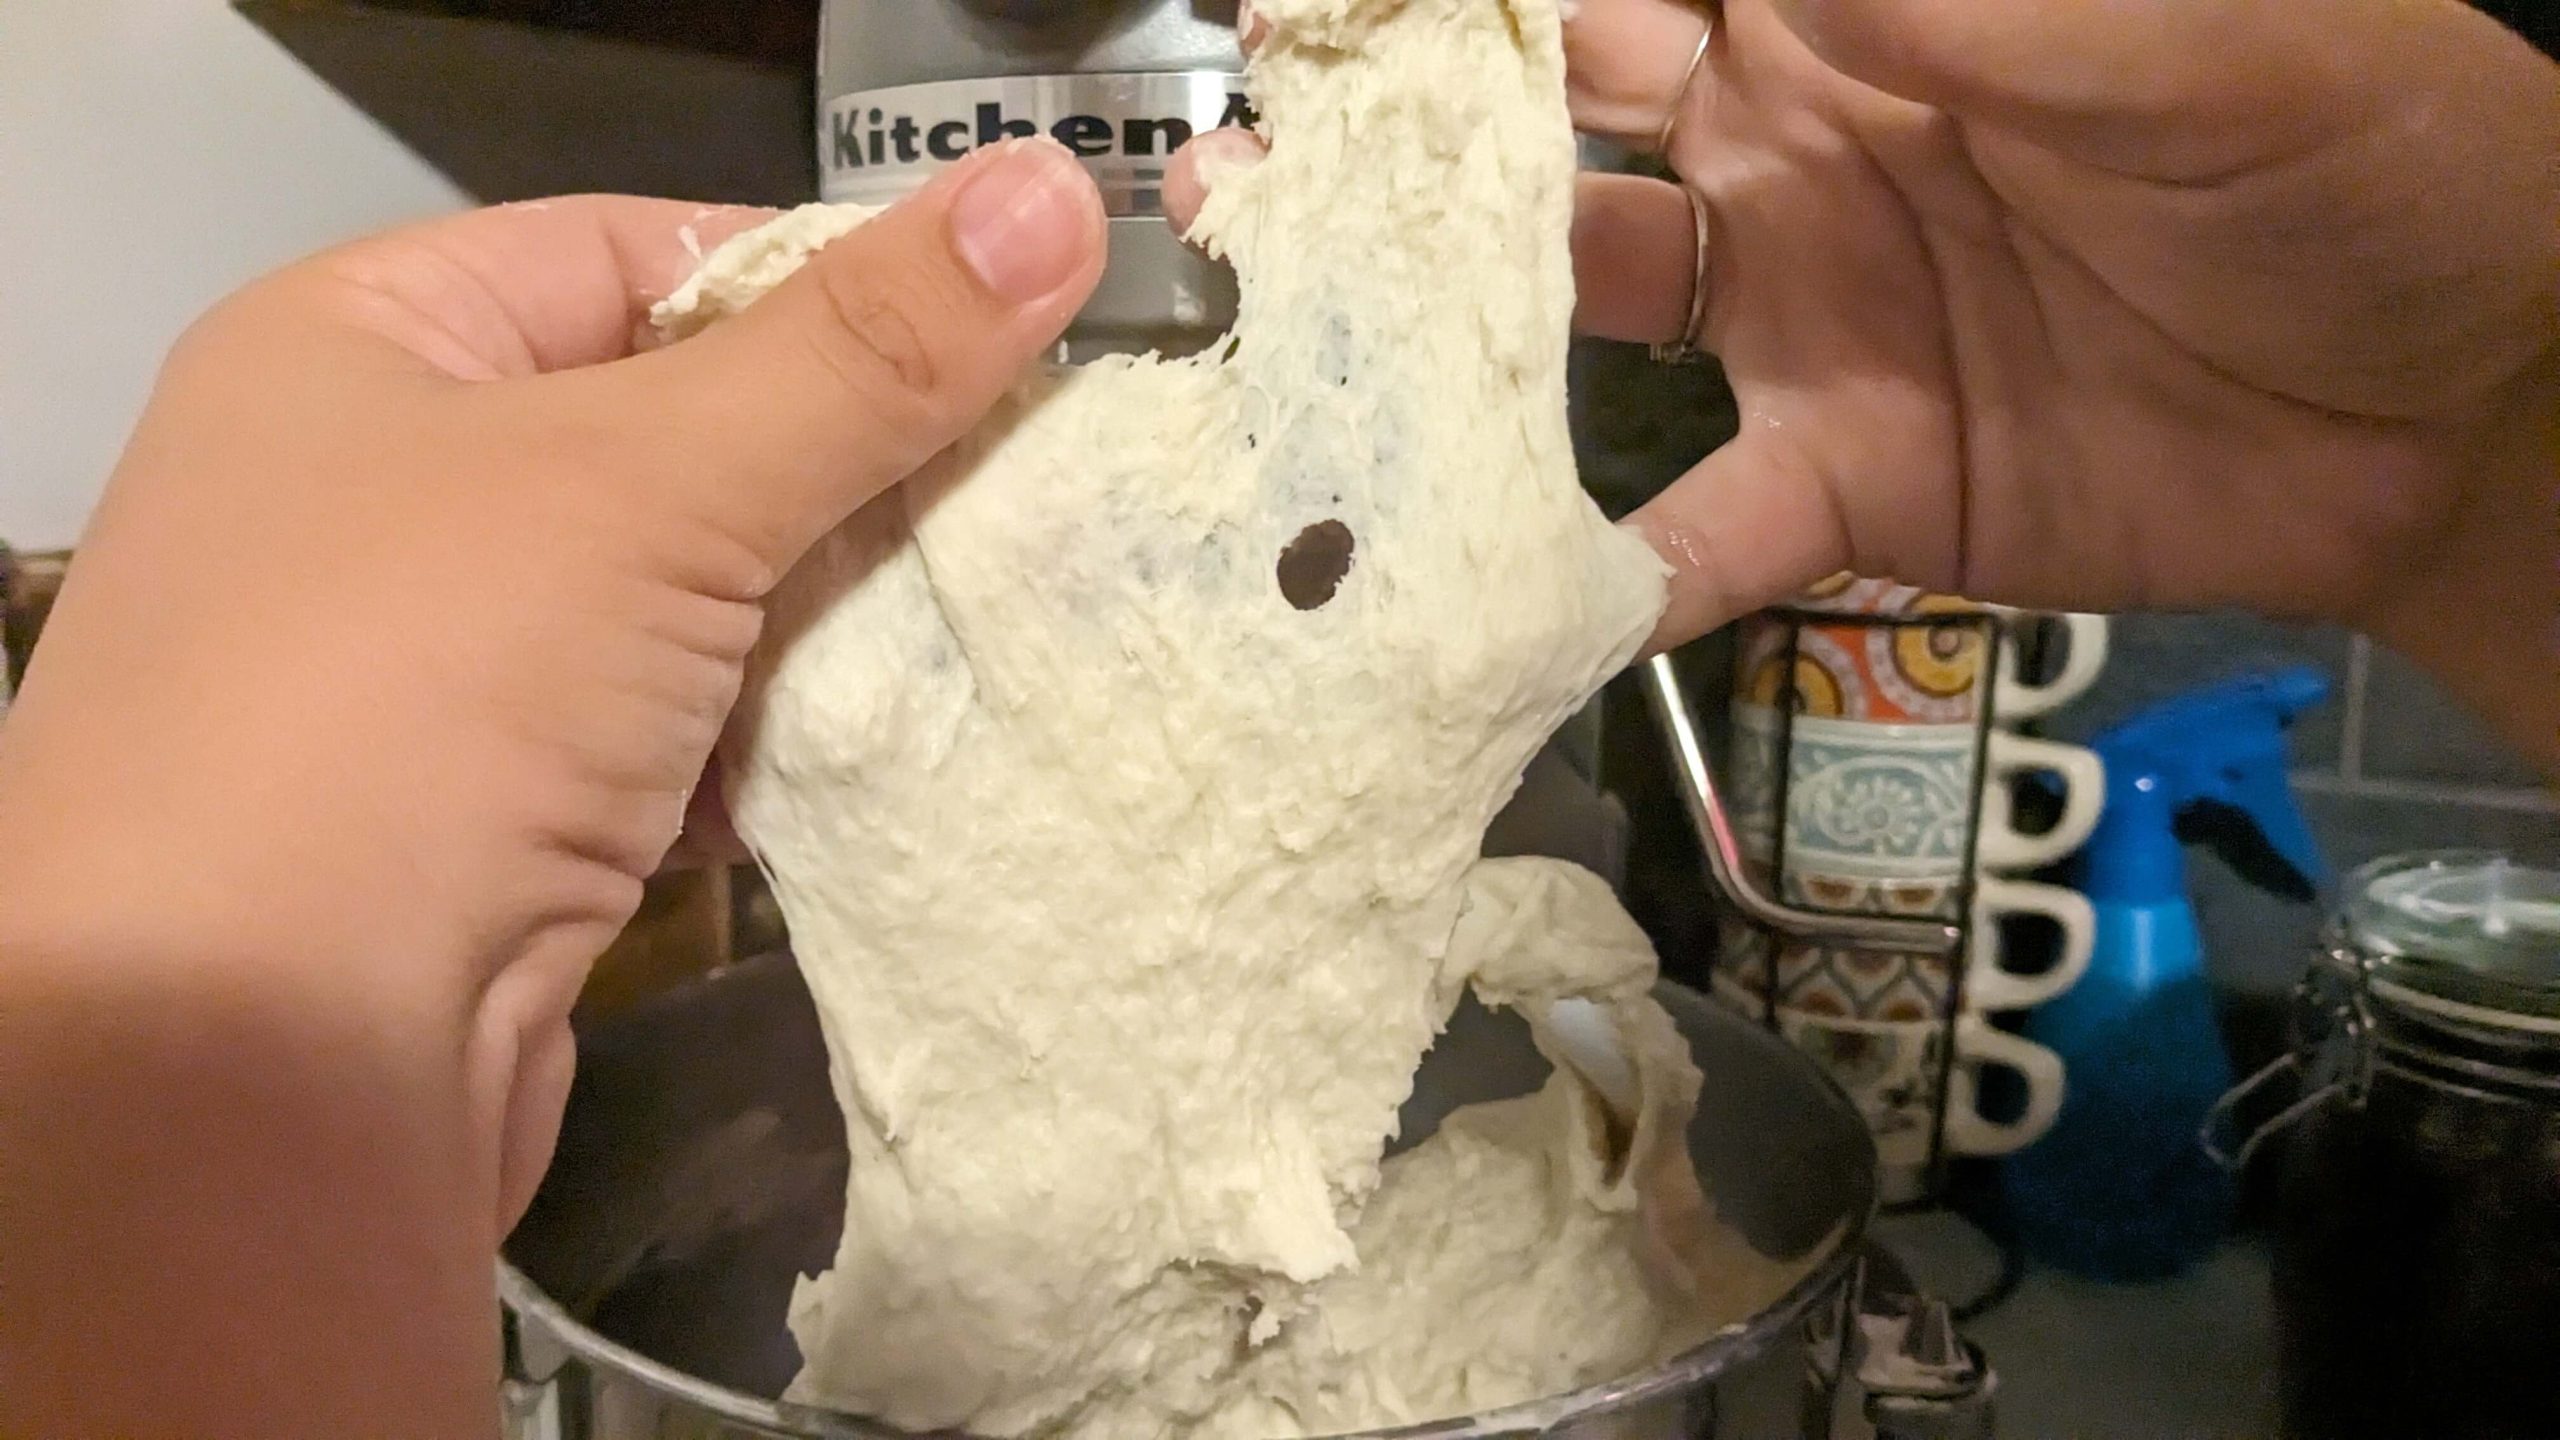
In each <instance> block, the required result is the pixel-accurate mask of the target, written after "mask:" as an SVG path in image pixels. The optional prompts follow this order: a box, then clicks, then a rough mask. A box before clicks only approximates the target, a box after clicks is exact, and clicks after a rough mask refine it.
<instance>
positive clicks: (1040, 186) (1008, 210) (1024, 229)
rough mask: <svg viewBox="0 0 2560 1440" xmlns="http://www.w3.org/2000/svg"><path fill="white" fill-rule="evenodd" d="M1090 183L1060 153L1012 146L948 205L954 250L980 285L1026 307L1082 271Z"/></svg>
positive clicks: (1052, 147)
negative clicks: (949, 207) (958, 253)
mask: <svg viewBox="0 0 2560 1440" xmlns="http://www.w3.org/2000/svg"><path fill="white" fill-rule="evenodd" d="M1095 203H1096V202H1095V196H1094V190H1093V184H1092V182H1091V181H1090V180H1087V179H1086V178H1085V175H1084V167H1083V166H1081V165H1078V164H1077V163H1076V161H1075V157H1074V156H1072V155H1069V154H1068V153H1067V149H1066V147H1065V146H1063V145H1060V144H1059V143H1057V142H1056V141H1054V140H1050V139H1046V138H1042V139H1034V140H1023V141H1017V142H1015V143H1014V144H1011V145H1008V146H1006V147H1005V148H1004V149H1003V150H1002V151H1000V152H999V153H998V154H996V155H995V156H994V157H993V158H992V159H990V160H988V161H987V162H986V164H985V165H984V167H983V168H981V169H980V170H979V171H978V173H977V174H976V175H973V176H971V177H970V178H969V181H968V183H967V184H966V185H964V186H963V187H962V188H961V191H960V196H959V198H958V199H956V200H954V201H952V202H951V244H952V247H953V248H954V249H956V250H958V251H959V252H960V259H961V261H962V263H964V264H966V265H967V266H968V267H969V269H970V271H971V272H972V273H974V274H975V275H976V276H977V277H978V279H979V281H980V283H982V284H984V285H985V286H986V287H987V288H988V289H989V290H991V291H994V292H995V294H996V295H997V296H998V297H999V298H1001V299H1004V300H1007V301H1010V302H1012V303H1013V304H1016V305H1028V304H1030V303H1031V302H1032V301H1034V300H1038V299H1041V298H1043V297H1045V296H1047V295H1049V294H1050V293H1051V292H1053V291H1055V290H1056V289H1057V288H1058V287H1059V286H1061V285H1064V284H1066V283H1067V281H1068V280H1070V279H1072V278H1073V277H1074V276H1075V273H1076V272H1077V271H1078V270H1079V269H1081V268H1083V265H1084V261H1085V252H1086V251H1087V249H1088V248H1090V246H1091V245H1092V243H1093V214H1094V208H1095Z"/></svg>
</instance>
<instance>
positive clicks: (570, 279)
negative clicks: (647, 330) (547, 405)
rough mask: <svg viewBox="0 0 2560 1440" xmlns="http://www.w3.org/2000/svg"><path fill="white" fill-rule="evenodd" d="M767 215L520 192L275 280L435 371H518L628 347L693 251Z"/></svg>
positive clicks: (338, 252) (578, 361)
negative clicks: (507, 201) (306, 292)
mask: <svg viewBox="0 0 2560 1440" xmlns="http://www.w3.org/2000/svg"><path fill="white" fill-rule="evenodd" d="M772 215H773V212H772V211H770V210H764V209H758V208H755V207H751V206H739V205H697V204H694V203H692V202H690V201H681V200H650V199H643V198H640V197H637V196H629V195H577V196H564V197H562V198H559V199H554V200H527V201H521V202H518V203H516V204H511V205H498V206H493V207H490V208H488V209H483V210H473V211H468V212H465V213H463V214H460V215H454V216H448V217H445V218H442V219H438V220H432V221H428V222H425V223H422V224H418V225H411V226H405V227H403V228H401V229H397V230H392V231H389V232H386V233H384V234H381V235H376V236H371V237H368V238H366V239H363V240H358V241H355V242H353V243H351V244H348V245H344V246H341V247H339V248H338V249H335V250H332V251H329V252H326V253H324V254H322V255H320V256H317V257H315V258H314V259H312V260H310V261H308V262H306V263H305V264H303V265H299V266H296V267H294V268H293V270H291V271H288V272H286V273H285V274H283V275H280V276H278V277H277V283H279V284H281V285H285V286H288V287H310V293H311V294H313V295H314V296H315V297H316V298H317V299H318V300H319V301H320V302H321V303H322V304H323V305H325V306H326V307H327V308H328V309H329V310H330V311H331V312H332V313H336V314H338V315H341V316H343V317H345V318H347V319H349V320H351V321H353V322H354V323H355V328H356V329H357V330H358V331H359V332H361V333H364V334H367V335H369V336H371V337H374V338H376V339H387V340H389V341H391V342H392V343H393V344H394V345H395V346H397V347H398V348H400V349H402V350H404V351H406V352H408V353H409V354H411V355H413V356H415V357H416V358H418V359H419V360H421V361H423V362H424V363H425V364H426V365H427V366H428V367H429V368H431V369H433V370H435V371H438V372H441V373H442V374H445V375H448V376H451V377H454V378H457V379H466V380H487V379H497V378H501V377H506V376H516V375H531V374H537V373H541V372H545V371H551V370H563V369H569V368H572V367H575V366H581V365H598V364H602V363H604V362H606V361H609V360H618V359H620V358H622V357H623V356H625V355H628V354H630V353H631V352H632V350H633V348H634V337H635V333H636V332H637V331H638V330H639V329H640V321H641V319H642V317H644V316H646V315H647V314H648V312H649V307H650V306H652V305H655V304H656V303H658V302H659V301H660V300H663V299H665V298H666V296H667V295H668V294H669V292H671V291H673V290H674V289H675V288H676V286H678V285H679V284H682V283H683V281H684V278H685V277H686V276H687V275H689V274H691V273H692V271H693V269H694V267H695V266H696V265H698V264H699V263H700V262H701V258H702V254H703V252H704V251H706V250H708V249H710V248H711V247H713V246H716V245H718V244H719V243H720V242H721V241H723V240H726V239H728V238H729V237H730V236H732V235H734V234H736V233H738V232H739V231H741V230H744V229H746V228H748V227H749V226H752V225H755V224H758V223H761V222H762V221H764V220H766V219H769V218H771V216H772Z"/></svg>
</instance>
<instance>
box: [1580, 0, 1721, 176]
mask: <svg viewBox="0 0 2560 1440" xmlns="http://www.w3.org/2000/svg"><path fill="white" fill-rule="evenodd" d="M1706 33H1707V16H1706V12H1705V11H1704V10H1703V9H1702V8H1701V7H1700V6H1698V5H1696V4H1691V3H1687V0H1581V3H1580V4H1579V5H1577V6H1575V7H1573V8H1572V11H1571V18H1570V19H1568V20H1566V21H1565V26H1564V58H1565V98H1566V101H1567V102H1568V103H1569V104H1570V106H1571V107H1572V110H1573V123H1574V125H1575V127H1576V128H1577V129H1580V130H1581V131H1582V132H1583V133H1584V134H1587V135H1596V136H1599V137H1601V138H1603V139H1607V140H1610V141H1613V142H1615V143H1616V144H1619V145H1622V146H1624V147H1626V148H1628V149H1630V150H1634V151H1637V152H1639V153H1645V154H1650V153H1652V152H1653V151H1655V150H1656V149H1658V148H1659V147H1660V144H1661V141H1662V136H1663V132H1664V130H1665V122H1666V121H1668V120H1669V119H1670V118H1671V111H1672V107H1673V106H1675V105H1683V104H1685V105H1687V106H1689V107H1691V108H1692V109H1693V110H1694V108H1696V107H1697V106H1699V105H1701V104H1703V103H1704V91H1705V90H1706V88H1707V87H1706V83H1705V81H1706V78H1707V77H1706V76H1705V75H1704V74H1703V73H1700V74H1696V75H1693V73H1692V72H1693V68H1695V69H1703V67H1693V65H1692V62H1693V61H1695V60H1697V58H1698V42H1699V40H1700V38H1701V37H1703V36H1704V35H1705V34H1706Z"/></svg>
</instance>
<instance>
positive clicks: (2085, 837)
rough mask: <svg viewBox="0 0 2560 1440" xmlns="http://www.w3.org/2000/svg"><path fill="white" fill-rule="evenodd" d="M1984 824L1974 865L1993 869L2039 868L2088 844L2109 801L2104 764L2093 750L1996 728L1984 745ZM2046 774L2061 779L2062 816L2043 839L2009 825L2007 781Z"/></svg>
mask: <svg viewBox="0 0 2560 1440" xmlns="http://www.w3.org/2000/svg"><path fill="white" fill-rule="evenodd" d="M1982 759H1983V768H1984V769H1985V770H1986V771H1988V772H1989V773H1988V774H1987V775H1986V776H1985V777H1984V780H1983V786H1982V825H1981V830H1980V833H1979V834H1978V835H1976V837H1975V839H1974V844H1973V851H1974V860H1975V863H1977V864H1979V865H1981V866H1983V867H1984V868H1986V869H1991V870H2040V869H2042V868H2044V867H2045V866H2047V865H2052V864H2056V863H2058V862H2060V861H2061V860H2062V859H2063V858H2064V857H2066V856H2068V855H2070V854H2071V852H2072V851H2074V850H2077V849H2079V848H2080V847H2081V846H2083V845H2085V844H2087V843H2089V835H2090V832H2092V831H2094V830H2096V829H2097V828H2098V812H2099V811H2100V810H2101V809H2103V808H2105V806H2106V803H2107V767H2106V762H2104V761H2102V760H2100V759H2099V758H2098V752H2096V751H2095V750H2084V749H2082V748H2080V747H2079V746H2077V745H2065V744H2063V743H2062V742H2060V741H2058V740H2034V739H2030V738H2028V737H2027V736H2024V735H2012V734H2010V733H2008V732H2007V731H2005V730H1994V731H1992V732H1991V734H1990V735H1989V736H1988V737H1987V738H1986V740H1985V741H1984V744H1983V757H1982ZM2029 770H2044V771H2049V772H2051V773H2052V774H2054V775H2057V776H2059V777H2061V780H2062V818H2061V819H2059V820H2056V821H2055V822H2053V828H2052V829H2050V830H2047V831H2045V832H2044V833H2043V834H2041V835H2027V834H2022V833H2020V832H2019V831H2018V830H2017V829H2016V827H2014V826H2012V825H2011V824H2010V823H2009V817H2010V803H2009V780H2010V777H2012V776H2015V775H2019V774H2022V773H2024V772H2026V771H2029Z"/></svg>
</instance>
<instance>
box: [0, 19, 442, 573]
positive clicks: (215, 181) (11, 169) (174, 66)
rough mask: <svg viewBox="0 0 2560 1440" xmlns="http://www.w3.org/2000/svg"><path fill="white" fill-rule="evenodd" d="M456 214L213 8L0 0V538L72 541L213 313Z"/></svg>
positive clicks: (437, 181) (376, 131)
mask: <svg viewBox="0 0 2560 1440" xmlns="http://www.w3.org/2000/svg"><path fill="white" fill-rule="evenodd" d="M465 203H467V201H466V197H465V196H464V195H463V194H462V192H461V191H460V190H458V189H457V188H456V187H455V186H454V185H453V184H451V183H450V182H449V181H447V180H445V179H444V178H443V177H442V176H440V175H438V174H437V173H436V172H435V171H434V170H432V169H431V168H429V167H428V166H427V165H426V164H425V163H424V162H423V161H421V160H419V159H418V158H417V157H416V156H414V155H412V154H410V153H409V152H408V151H407V150H405V149H403V148H402V147H401V146H400V144H399V143H398V142H397V141H395V140H394V139H392V138H391V137H390V136H389V135H388V134H386V133H385V132H384V131H383V130H382V129H381V127H379V126H377V125H376V124H374V122H373V121H371V120H370V119H368V118H366V117H365V115H364V114H363V113H362V112H360V111H358V110H357V109H355V108H354V107H353V106H351V105H349V104H348V103H347V102H346V101H344V100H343V99H341V98H339V96H338V95H337V93H336V92H334V91H332V90H331V89H329V88H328V87H327V86H326V85H324V84H322V83H321V82H320V81H319V80H317V79H315V78H313V77H312V76H311V75H310V74H309V73H307V72H306V71H304V70H303V69H302V67H301V66H300V65H298V64H297V63H296V62H295V61H294V59H293V57H292V56H290V55H288V54H286V53H285V52H284V51H283V50H281V49H279V48H277V46H276V45H275V43H274V42H273V41H271V40H269V39H267V38H266V36H264V35H263V34H261V33H260V32H259V31H258V30H257V28H256V27H255V26H253V25H251V24H250V23H249V22H248V21H246V20H244V19H242V18H241V17H240V16H239V15H237V14H235V13H233V12H232V10H231V9H230V8H229V6H228V5H226V4H224V3H223V0H0V540H6V541H7V542H9V543H10V544H11V545H13V546H16V547H18V548H21V549H39V550H40V549H51V548H55V547H59V546H64V545H68V544H70V543H72V541H73V540H75V539H76V538H77V537H78V534H79V530H80V527H81V525H82V523H83V522H84V520H85V519H86V517H87V515H88V513H89V507H90V506H91V504H92V503H93V502H94V501H95V499H96V497H97V492H98V487H99V485H100V484H101V483H102V482H103V481H104V479H105V477H106V473H107V470H108V468H109V467H110V466H111V465H112V464H113V463H114V461H115V457H116V453H117V452H118V450H120V449H121V448H122V446H123V443H124V437H125V433H126V431H127V430H128V429H129V428H130V427H131V426H132V423H133V418H134V415H135V414H136V412H137V411H138V410H139V409H140V407H141V404H142V400H143V397H144V396H145V394H146V393H147V392H148V390H149V387H150V384H151V377H152V374H153V372H154V371H155V370H156V369H157V368H158V365H159V360H160V356H161V354H162V352H163V351H165V350H166V349H167V348H168V344H169V342H170V340H171V339H172V338H174V337H175V336H176V335H177V333H178V332H179V331H180V330H181V329H183V328H184V327H185V326H186V324H187V322H188V321H189V320H191V319H193V318H194V317H195V315H196V314H197V313H198V312H200V311H202V310H203V309H204V308H205V306H207V305H208V304H210V303H211V302H213V301H214V300H216V299H218V298H220V297H221V296H222V295H223V294H225V293H227V292H228V291H230V290H231V289H232V288H234V287H236V286H237V285H239V284H240V283H241V282H242V281H244V280H247V279H249V278H251V277H253V276H255V275H257V274H259V273H261V272H263V271H265V270H268V269H271V268H273V267H274V266H276V265H278V264H281V263H283V262H285V261H288V260H291V259H293V258H295V257H296V256H299V255H302V254H305V253H308V252H309V251H312V250H315V249H318V248H320V247H322V246H324V245H327V244H330V243H332V242H334V241H337V240H340V239H344V238H346V237H348V236H351V235H356V234H360V233H363V232H364V231H367V230H372V229H376V228H379V227H381V226H383V225H386V224H391V223H396V222H398V221H402V220H407V219H411V218H414V217H416V216H420V215H425V214H432V213H435V212H438V211H443V210H448V209H452V208H455V207H457V206H460V205H462V204H465Z"/></svg>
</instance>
